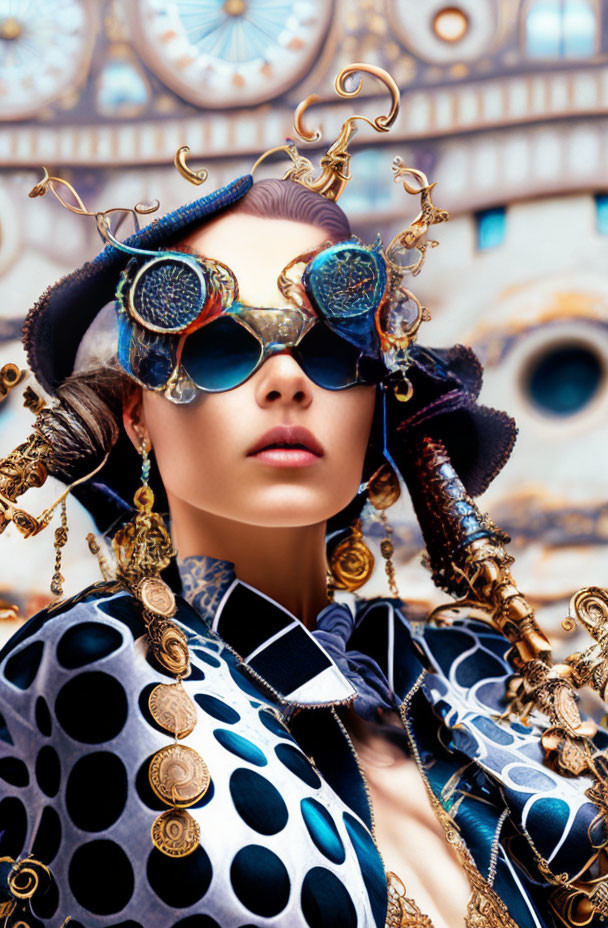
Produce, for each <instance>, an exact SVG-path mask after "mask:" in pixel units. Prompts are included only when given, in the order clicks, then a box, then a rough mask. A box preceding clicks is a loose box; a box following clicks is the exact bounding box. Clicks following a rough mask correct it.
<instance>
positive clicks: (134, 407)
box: [122, 387, 150, 451]
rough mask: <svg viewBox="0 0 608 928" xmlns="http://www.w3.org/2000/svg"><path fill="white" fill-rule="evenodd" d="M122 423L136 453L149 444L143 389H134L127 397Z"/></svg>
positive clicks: (123, 406)
mask: <svg viewBox="0 0 608 928" xmlns="http://www.w3.org/2000/svg"><path fill="white" fill-rule="evenodd" d="M122 421H123V425H124V427H125V431H126V433H127V435H128V436H129V438H130V439H131V442H132V443H133V446H134V447H135V449H136V451H139V450H140V448H141V446H142V444H143V443H144V442H146V443H148V444H149V441H150V439H149V436H148V430H147V428H146V421H145V419H144V403H143V395H142V390H141V387H133V389H132V390H129V392H128V393H127V395H126V396H125V398H124V400H123V404H122Z"/></svg>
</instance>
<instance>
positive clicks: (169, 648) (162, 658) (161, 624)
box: [148, 618, 190, 677]
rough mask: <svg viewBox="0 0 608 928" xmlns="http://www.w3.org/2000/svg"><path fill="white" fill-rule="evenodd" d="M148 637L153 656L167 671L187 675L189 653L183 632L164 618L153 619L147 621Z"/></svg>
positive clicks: (181, 675)
mask: <svg viewBox="0 0 608 928" xmlns="http://www.w3.org/2000/svg"><path fill="white" fill-rule="evenodd" d="M148 638H149V641H150V645H151V647H152V650H153V652H154V657H155V658H156V660H157V661H158V662H159V664H162V666H163V667H165V668H166V670H168V671H169V673H172V674H175V676H176V677H187V676H188V674H189V673H190V655H189V653H188V641H187V639H186V636H185V634H184V633H183V631H182V630H181V628H178V627H177V625H175V623H174V622H168V621H167V620H166V619H160V618H159V619H155V620H154V621H152V622H149V623H148Z"/></svg>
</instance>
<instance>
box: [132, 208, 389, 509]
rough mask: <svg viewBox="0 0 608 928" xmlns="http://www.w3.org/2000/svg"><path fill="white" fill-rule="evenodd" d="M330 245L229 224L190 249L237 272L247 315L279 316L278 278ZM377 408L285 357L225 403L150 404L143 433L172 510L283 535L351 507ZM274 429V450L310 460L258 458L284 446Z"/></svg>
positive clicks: (305, 232) (312, 231)
mask: <svg viewBox="0 0 608 928" xmlns="http://www.w3.org/2000/svg"><path fill="white" fill-rule="evenodd" d="M326 238H327V235H326V234H324V232H323V231H322V230H320V229H318V228H315V227H314V226H311V225H307V224H304V223H298V222H292V221H288V220H280V219H263V218H259V217H255V216H248V215H243V214H232V215H226V216H223V217H219V218H218V219H216V220H214V221H212V222H211V223H209V224H207V225H205V226H203V227H202V228H201V229H199V230H198V231H196V232H194V233H193V234H192V235H190V236H189V237H188V238H187V239H185V243H186V244H187V245H189V246H190V247H191V248H192V249H194V250H195V251H197V252H199V253H200V254H201V255H204V256H206V257H211V258H215V259H218V260H220V261H223V262H224V263H225V264H227V265H228V266H229V267H230V268H231V269H232V270H233V271H234V273H235V275H236V277H237V280H238V283H239V288H240V299H241V301H242V302H243V303H244V304H247V305H249V306H260V307H263V306H266V307H281V306H285V298H284V297H282V296H281V294H280V293H279V291H278V289H277V277H278V275H279V273H280V271H281V270H282V268H283V267H285V265H286V264H288V262H289V261H291V260H292V259H293V258H294V257H296V256H297V255H300V254H303V253H305V252H307V251H310V250H312V249H314V248H315V247H316V246H318V245H319V244H321V243H322V242H323V241H324V240H325V239H326ZM374 405H375V387H373V386H355V387H350V388H348V389H346V390H339V391H330V390H325V389H323V388H322V387H319V386H317V385H316V384H314V383H313V382H312V381H311V380H309V379H308V377H307V376H306V375H305V374H304V372H303V370H302V369H301V368H300V366H299V365H298V363H297V361H296V360H295V359H294V358H293V357H292V355H291V354H289V353H288V352H287V351H286V352H282V353H280V354H276V355H271V356H270V357H269V358H268V359H267V360H266V361H265V362H264V363H263V364H262V366H261V367H260V368H259V369H258V370H257V371H256V372H255V374H254V375H253V376H252V377H250V378H249V380H247V381H246V382H245V383H243V384H241V386H239V387H236V388H235V389H234V390H229V391H226V392H225V393H215V394H205V393H201V394H200V395H199V396H198V397H197V398H196V399H195V400H194V401H193V402H192V403H189V404H185V405H175V404H173V403H171V402H170V401H169V400H167V399H166V398H165V397H164V396H163V395H162V394H160V393H153V392H149V391H144V395H143V414H144V421H145V426H146V429H147V432H148V434H149V437H150V441H151V444H152V448H153V450H154V453H155V456H156V461H157V464H158V467H159V470H160V473H161V477H162V480H163V483H164V486H165V488H166V490H167V495H168V498H169V502H170V503H171V500H172V499H179V500H180V501H182V502H184V503H186V504H188V505H191V506H193V507H195V508H196V509H200V510H205V511H207V512H209V513H213V514H214V515H217V516H222V517H224V518H227V519H231V520H235V521H239V522H245V523H249V524H251V525H263V526H281V527H287V526H298V525H312V524H316V523H319V522H322V521H324V520H326V519H328V518H329V517H330V516H332V515H335V513H337V512H339V511H340V510H341V509H342V508H344V506H346V505H347V504H348V503H349V502H350V501H351V500H352V498H353V497H354V495H355V493H356V492H357V488H358V486H359V483H360V481H361V473H362V468H363V460H364V456H365V451H366V447H367V442H368V438H369V433H370V428H371V423H372V418H373V413H374ZM277 427H278V428H279V429H280V430H281V429H282V430H283V431H279V433H278V440H279V443H282V444H283V445H285V444H286V443H287V444H293V443H297V444H303V445H306V446H308V447H309V450H308V451H307V450H303V449H302V448H293V447H292V448H289V447H283V448H282V449H281V448H276V447H275V448H270V449H269V448H267V449H266V450H262V448H263V446H265V445H267V444H268V442H269V440H272V439H273V438H277V434H276V433H275V435H274V436H273V435H270V436H267V433H268V432H269V431H270V430H271V429H276V428H277ZM303 430H305V431H303ZM265 436H266V437H265ZM272 443H274V442H272Z"/></svg>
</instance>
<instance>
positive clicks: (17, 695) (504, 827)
mask: <svg viewBox="0 0 608 928" xmlns="http://www.w3.org/2000/svg"><path fill="white" fill-rule="evenodd" d="M181 567H182V582H183V587H184V593H185V595H186V596H187V598H188V599H189V600H190V602H191V603H193V604H195V607H196V608H193V606H191V605H189V604H188V603H187V602H185V601H184V600H182V599H179V600H178V603H179V605H178V613H177V616H176V621H177V622H178V623H179V624H180V625H181V627H182V628H183V629H184V630H185V631H186V633H187V636H188V643H189V647H190V654H191V663H192V674H191V675H190V677H189V678H188V679H187V680H186V681H185V682H184V686H185V687H186V689H187V691H188V693H189V694H190V695H191V696H192V698H193V700H194V702H195V703H196V705H197V709H198V723H197V725H196V727H195V729H194V731H193V732H192V734H191V735H189V736H188V737H187V738H186V739H185V740H184V743H185V744H187V745H190V746H191V747H193V748H195V749H196V750H197V751H198V752H199V753H200V755H201V756H202V757H203V759H204V760H205V762H206V763H207V766H208V768H209V771H210V775H211V781H212V785H211V786H210V788H209V790H208V791H207V793H206V794H205V795H204V796H203V798H202V799H201V800H200V801H199V803H198V805H197V806H195V807H193V808H192V809H191V810H190V812H191V814H192V815H193V816H194V817H195V818H196V820H197V822H198V824H199V826H200V831H201V839H200V845H199V847H198V849H197V850H196V851H195V852H194V853H193V854H191V855H189V856H188V857H185V858H181V859H172V858H169V857H165V856H163V855H162V854H161V853H160V852H159V851H158V850H156V849H155V848H154V847H153V845H152V842H151V838H150V828H151V825H152V822H153V821H154V819H155V817H156V816H157V815H158V813H159V811H161V810H162V809H163V808H164V805H163V804H162V803H161V802H160V801H158V800H157V799H156V797H155V796H154V794H153V793H152V790H151V788H150V786H149V781H148V764H149V761H150V758H151V756H152V754H154V752H155V751H157V750H158V749H159V748H161V747H163V746H165V745H166V744H167V734H166V732H165V731H164V730H161V729H159V728H158V727H157V726H156V724H155V722H154V720H153V719H152V717H151V716H150V713H149V710H148V707H147V701H148V696H149V693H150V691H151V690H152V688H153V687H154V686H155V685H156V684H157V683H158V682H162V681H163V680H166V679H167V677H165V676H163V673H162V672H161V671H159V669H158V667H157V665H155V664H153V662H149V661H148V659H147V656H146V647H145V639H144V627H143V623H142V620H141V616H140V607H139V604H138V603H137V602H136V601H135V600H133V599H132V598H131V597H130V596H129V595H128V594H127V593H126V592H124V591H120V590H112V589H108V588H107V587H104V586H103V585H99V586H98V587H93V588H91V589H90V590H88V591H85V593H83V594H81V596H80V597H77V598H76V599H75V600H72V601H71V602H68V603H65V604H61V605H60V606H58V607H55V608H54V609H53V608H51V609H49V610H46V611H45V612H43V613H40V614H39V615H38V616H36V617H35V618H34V619H32V620H30V622H28V623H27V624H26V625H25V626H24V627H23V629H22V630H21V631H20V632H18V633H17V635H15V636H14V637H13V638H12V639H11V641H10V642H9V643H8V644H7V645H6V646H5V648H4V649H3V651H2V653H1V654H0V712H1V713H2V718H1V719H0V722H1V725H0V857H1V856H10V857H14V858H19V857H24V856H25V855H26V854H28V853H33V854H34V856H36V857H37V858H38V859H39V860H41V861H42V862H43V863H45V864H47V865H48V866H49V867H50V870H51V872H52V875H53V880H52V885H51V888H50V889H49V890H48V891H47V892H46V893H44V894H42V895H38V894H37V895H36V896H35V898H34V901H33V903H32V909H33V912H34V916H35V918H30V922H31V925H32V928H37V926H39V925H48V926H59V925H61V924H62V922H63V920H64V919H65V918H66V917H68V916H70V917H71V919H72V920H71V921H70V923H69V924H70V928H93V926H95V928H97V926H99V928H110V926H112V928H139V926H141V928H217V926H220V928H253V926H257V928H263V926H284V925H289V926H290V928H291V926H294V928H298V926H302V928H382V926H383V925H384V922H385V916H386V904H387V888H386V879H385V876H384V871H383V867H382V861H381V858H380V855H379V853H378V850H377V849H376V846H375V843H374V840H373V838H372V817H371V810H370V808H369V801H368V797H367V793H366V788H365V784H364V782H363V779H362V776H361V772H360V770H359V767H358V765H357V762H356V758H355V757H354V754H353V751H352V746H351V743H350V740H349V739H348V736H347V735H346V732H345V729H344V726H343V724H342V721H341V719H340V713H342V711H343V708H344V705H345V704H354V707H355V709H356V710H357V711H360V712H361V714H363V715H364V716H365V717H370V713H371V706H372V704H373V702H374V698H377V707H378V709H386V707H387V706H388V707H389V708H393V707H398V706H401V705H402V704H403V706H404V709H403V712H404V720H405V724H406V727H407V729H408V737H409V738H410V739H411V740H410V742H409V748H406V750H407V749H415V751H416V753H417V754H418V755H419V756H420V758H421V762H422V766H423V768H424V773H425V775H426V776H427V778H428V780H429V783H430V786H431V788H432V789H433V791H434V793H435V795H436V796H437V797H438V798H439V799H440V801H441V802H442V803H443V805H444V807H445V808H446V809H447V810H448V811H449V812H450V813H451V815H452V817H453V820H454V821H455V823H456V824H457V826H458V827H459V829H460V832H461V834H462V836H463V838H464V840H465V842H466V844H467V846H468V848H469V850H470V851H471V853H472V855H473V857H474V859H475V862H476V864H477V866H478V868H479V870H480V872H481V873H482V875H483V876H484V877H486V878H487V879H488V880H489V882H491V883H492V885H493V887H494V889H495V890H496V892H497V893H498V894H499V896H500V897H501V898H502V899H503V900H504V902H505V903H506V905H507V906H508V909H509V912H510V914H511V916H512V917H513V919H514V921H515V922H516V924H517V925H518V926H519V928H558V922H557V920H556V919H555V917H554V916H553V915H552V910H551V908H550V906H549V902H548V895H549V891H550V887H549V886H548V885H547V884H546V882H545V881H544V880H543V879H542V877H541V876H540V875H539V872H538V869H537V867H536V864H535V859H534V856H533V854H532V852H531V846H530V842H531V841H532V842H534V843H535V845H536V847H537V849H538V851H539V852H540V853H541V854H542V855H543V856H544V857H546V858H547V859H548V860H549V861H550V862H551V866H552V868H553V869H554V870H556V871H558V872H567V873H569V874H570V875H573V874H575V873H577V872H579V870H581V869H582V868H583V867H584V866H585V865H586V864H587V863H588V861H589V860H591V859H592V858H593V855H594V849H593V847H592V840H597V839H598V837H599V838H601V837H602V834H603V833H602V832H601V830H600V833H599V835H598V826H597V825H595V824H593V823H594V820H595V817H596V812H597V810H596V809H595V807H594V806H593V805H592V804H591V803H590V802H589V801H588V800H587V799H586V797H585V788H586V786H587V785H588V784H587V783H586V781H584V780H582V779H581V780H565V779H563V778H561V777H559V776H557V775H556V774H554V773H552V772H551V771H549V770H547V768H545V767H544V766H543V765H542V762H541V752H540V747H539V737H538V736H539V728H538V727H537V726H532V727H530V728H526V727H524V726H522V725H519V724H513V723H507V722H504V721H499V720H498V718H497V716H498V714H499V713H500V711H502V709H503V697H504V691H505V682H506V680H507V678H508V676H509V675H510V673H511V669H510V667H509V665H508V664H507V663H506V661H505V657H504V655H505V652H506V650H507V648H508V644H507V642H506V641H505V640H504V639H503V638H502V637H501V636H500V635H498V634H497V633H496V632H494V631H492V630H491V629H489V628H488V627H486V626H485V625H483V624H480V623H479V622H474V621H459V622H457V623H455V624H454V625H453V626H451V627H449V628H434V627H426V626H422V625H419V624H413V623H410V622H408V620H407V618H406V617H405V616H404V614H403V612H402V611H400V610H399V609H398V608H397V605H396V603H395V602H394V601H391V600H376V601H372V602H370V603H366V602H360V603H358V604H357V605H356V608H355V610H354V612H353V613H351V612H350V611H349V607H348V606H347V605H344V604H336V605H333V606H330V607H327V609H326V610H323V612H322V613H321V614H320V616H319V626H320V628H319V630H318V631H316V632H315V633H313V634H310V633H308V632H307V631H306V629H305V628H304V626H303V625H302V624H301V623H300V622H299V621H298V620H297V619H295V617H294V616H292V615H291V614H290V613H289V612H287V611H286V610H285V609H283V608H282V607H281V606H280V605H278V604H277V603H275V602H273V601H272V600H269V599H268V597H266V596H264V595H262V594H261V593H259V592H258V591H256V590H254V589H253V588H251V587H250V586H248V585H247V584H244V583H242V582H240V581H239V580H237V579H236V578H235V577H234V575H233V573H232V571H231V569H230V565H227V564H226V563H225V562H218V561H213V560H212V559H188V562H187V563H185V564H182V565H181ZM201 580H202V581H204V584H203V586H201V582H200V581H201ZM203 587H204V589H203ZM205 591H206V592H205ZM239 616H240V621H239V620H238V617H239ZM244 657H246V658H247V662H244V661H243V658H244ZM374 693H376V694H377V697H374ZM376 714H377V717H378V718H379V719H380V718H381V716H380V715H379V714H378V713H376ZM395 717H396V716H394V715H392V718H395ZM386 731H387V735H388V736H389V737H391V738H395V737H397V734H396V732H395V731H394V730H393V729H390V728H389V727H388V725H387V726H386ZM399 737H400V738H401V739H403V732H401V734H400V736H399ZM592 825H593V828H592V830H591V832H590V831H589V829H590V828H591V826H592ZM590 835H591V837H590ZM0 896H1V891H0ZM463 914H464V913H463ZM600 924H601V922H599V921H596V922H593V923H590V925H592V928H596V926H599V925H600Z"/></svg>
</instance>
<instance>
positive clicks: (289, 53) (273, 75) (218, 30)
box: [129, 0, 333, 109]
mask: <svg viewBox="0 0 608 928" xmlns="http://www.w3.org/2000/svg"><path fill="white" fill-rule="evenodd" d="M129 8H130V11H131V19H132V25H133V31H134V38H135V41H136V44H137V46H138V49H139V51H140V53H141V55H142V57H143V58H144V60H145V61H146V63H147V65H148V66H149V67H150V68H151V69H152V70H153V71H154V72H155V73H156V74H157V75H158V76H159V77H160V78H161V80H162V81H163V82H164V83H165V84H167V86H169V87H170V88H171V89H172V90H174V91H175V92H176V93H178V94H179V95H180V96H181V97H183V98H184V99H185V100H188V101H189V102H191V103H195V104H196V105H197V106H201V107H210V108H212V109H219V108H225V107H233V106H247V105H251V104H254V103H260V102H262V101H264V100H269V99H271V98H272V97H275V96H278V94H280V93H282V92H283V91H284V90H286V89H287V88H288V87H291V86H292V85H293V84H295V83H296V82H297V81H298V80H300V79H301V78H302V77H303V76H304V75H305V74H306V72H307V71H308V69H309V68H310V66H311V65H312V63H313V61H314V60H315V57H316V55H317V51H318V49H319V46H320V45H321V43H322V42H323V39H324V37H325V34H326V32H327V29H328V26H329V22H330V19H331V15H332V10H333V2H332V0H130V4H129Z"/></svg>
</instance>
